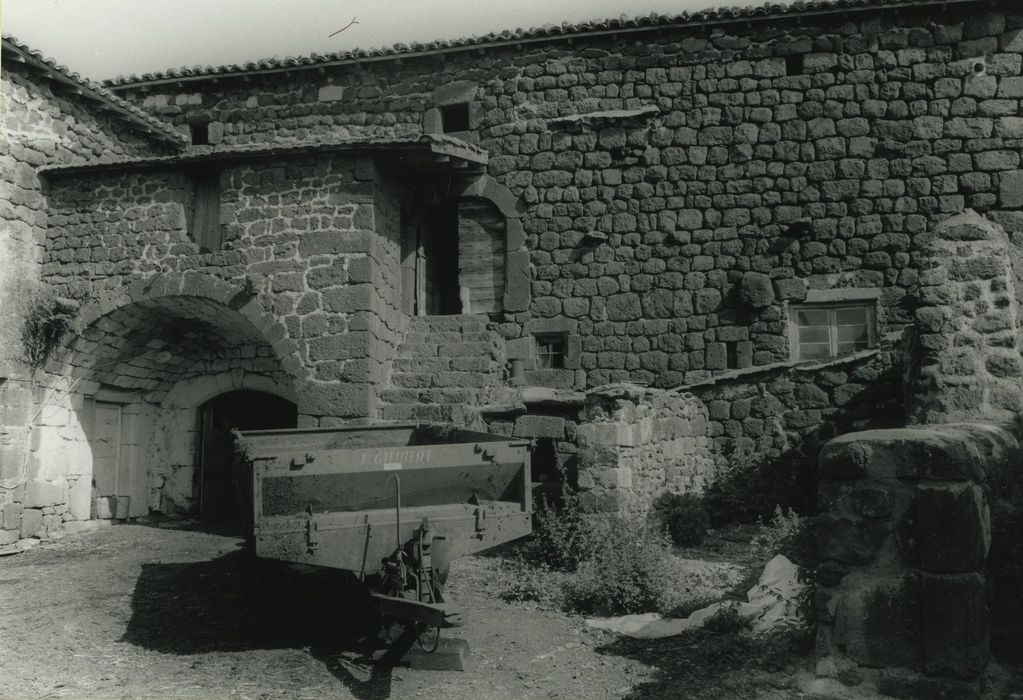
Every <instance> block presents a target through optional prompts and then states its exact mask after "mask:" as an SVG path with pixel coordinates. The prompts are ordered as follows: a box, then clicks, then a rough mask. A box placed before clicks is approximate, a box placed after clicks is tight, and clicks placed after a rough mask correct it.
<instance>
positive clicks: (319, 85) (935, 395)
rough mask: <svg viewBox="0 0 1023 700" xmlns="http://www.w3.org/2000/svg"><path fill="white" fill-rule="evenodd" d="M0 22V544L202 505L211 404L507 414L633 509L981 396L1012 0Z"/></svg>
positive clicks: (224, 507) (926, 418)
mask: <svg viewBox="0 0 1023 700" xmlns="http://www.w3.org/2000/svg"><path fill="white" fill-rule="evenodd" d="M2 58H3V84H2V87H0V95H2V100H3V130H4V141H3V150H2V152H0V169H2V179H3V184H4V195H3V197H2V198H0V211H2V217H3V219H4V222H5V230H4V235H3V236H2V238H0V246H2V247H0V253H2V256H3V257H2V260H3V262H2V266H0V274H2V277H0V285H2V303H3V307H2V311H0V346H2V348H3V350H4V352H3V355H4V357H3V359H2V364H0V458H2V463H0V513H2V520H0V545H4V544H10V543H13V542H15V541H17V540H19V539H21V538H29V537H48V536H51V535H54V534H56V533H60V532H62V531H73V530H75V529H81V528H82V527H84V526H85V523H86V522H87V521H90V520H96V519H101V520H102V519H117V518H130V517H137V516H143V515H147V514H149V513H153V512H160V513H165V514H197V513H202V514H204V515H207V516H219V515H223V516H228V517H229V516H231V515H232V514H237V513H238V512H240V510H242V509H243V506H242V505H240V504H239V502H238V499H239V493H240V491H239V487H238V485H237V484H233V483H232V479H234V478H235V476H236V474H235V473H234V472H232V470H231V469H229V468H227V467H226V466H225V465H226V464H227V463H228V462H230V450H231V447H230V435H229V433H228V432H227V431H228V430H229V429H230V428H232V427H241V428H260V427H293V426H306V427H313V426H321V427H330V426H338V425H343V424H347V423H351V422H356V421H361V422H364V421H377V420H393V421H410V420H417V421H453V422H457V423H463V424H470V425H476V426H482V425H483V424H485V425H486V427H487V428H488V429H489V430H492V431H495V432H502V433H510V434H514V435H517V436H524V437H529V438H535V439H536V440H537V446H536V449H535V451H534V475H535V479H536V480H537V481H540V480H547V481H555V482H556V481H561V480H567V481H569V482H571V483H573V484H575V485H577V486H578V487H579V488H580V490H581V491H582V493H583V497H584V499H585V503H586V505H587V506H588V507H591V508H594V509H599V510H609V509H616V508H618V509H638V510H642V509H643V508H646V507H649V505H650V503H651V502H652V501H653V499H655V498H656V496H657V495H658V494H660V493H662V492H664V491H666V490H667V491H676V492H677V491H693V492H697V493H698V492H700V491H701V490H702V489H704V488H705V487H706V486H707V484H708V483H709V482H710V481H711V480H712V479H714V478H715V474H716V470H718V469H722V468H724V467H723V465H725V464H727V463H728V462H729V461H730V459H731V461H733V462H734V461H735V460H736V459H740V458H741V459H744V460H753V461H757V460H760V461H765V462H767V461H771V460H779V459H790V460H791V459H803V458H806V459H811V460H812V459H814V458H815V455H816V451H817V449H818V447H819V445H820V444H821V443H822V442H823V441H825V440H827V439H829V438H831V437H833V436H834V435H836V434H839V433H845V432H849V431H851V430H854V429H858V428H861V427H866V426H891V425H901V424H904V423H907V422H908V423H921V422H931V421H933V420H934V419H935V418H936V417H946V418H949V419H952V420H955V419H963V418H970V417H976V416H978V415H981V416H985V417H987V418H988V419H990V420H991V421H992V422H994V423H998V424H1002V425H1009V424H1011V423H1012V422H1013V421H1014V420H1015V416H1016V415H1017V412H1018V408H1019V397H1020V392H1019V387H1018V384H1019V376H1020V372H1021V363H1020V350H1019V344H1018V337H1017V327H1018V324H1019V315H1018V302H1019V299H1018V290H1017V287H1018V286H1019V281H1018V274H1019V268H1018V267H1017V260H1018V259H1019V255H1018V251H1019V248H1018V247H1017V246H1018V245H1019V244H1021V243H1023V239H1021V238H1020V237H1021V236H1023V165H1021V159H1020V154H1021V150H1023V111H1021V100H1023V8H1020V7H1019V6H1018V5H1016V4H1015V3H1014V2H1008V1H1006V2H1001V3H998V2H994V1H993V0H834V1H827V0H822V1H819V2H803V3H796V4H795V5H794V6H791V7H788V8H786V7H780V6H770V7H767V8H761V9H756V10H728V11H717V12H714V11H710V12H702V13H697V14H693V15H682V16H677V17H667V16H651V17H645V18H642V19H637V20H628V21H626V20H612V21H607V22H593V23H588V24H580V25H575V26H567V25H566V26H560V27H553V28H543V29H536V30H529V31H521V30H519V31H515V32H504V33H501V34H494V35H488V36H484V37H478V38H472V39H465V40H459V41H450V42H436V43H430V44H421V45H411V46H404V45H402V46H396V47H393V48H390V49H385V50H379V51H353V52H345V53H338V54H332V55H327V56H312V57H308V58H298V59H271V60H266V61H261V62H258V63H251V64H246V65H231V66H222V67H216V68H211V67H206V68H192V69H182V70H173V71H168V72H166V73H160V74H147V75H143V76H132V77H129V78H118V79H116V80H112V81H109V82H107V83H105V85H104V86H99V85H97V84H94V83H91V82H89V81H86V80H83V79H81V78H79V77H78V76H77V75H76V74H74V73H72V72H69V71H68V70H67V69H66V68H64V67H62V66H59V65H57V64H55V63H53V62H52V61H50V60H49V59H47V58H44V57H42V56H41V55H39V54H38V53H37V52H34V51H33V50H31V49H30V48H29V47H26V46H24V45H23V44H21V43H19V42H18V41H17V40H16V39H14V38H11V37H5V38H4V40H3V52H2ZM241 493H242V496H241V498H242V499H243V498H244V497H245V496H244V491H243V489H242V491H241Z"/></svg>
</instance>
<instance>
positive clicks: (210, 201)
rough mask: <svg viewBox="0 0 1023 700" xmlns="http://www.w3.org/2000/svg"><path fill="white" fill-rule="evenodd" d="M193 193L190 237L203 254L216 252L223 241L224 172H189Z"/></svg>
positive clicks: (190, 210) (191, 194) (189, 214)
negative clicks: (222, 191) (221, 180)
mask: <svg viewBox="0 0 1023 700" xmlns="http://www.w3.org/2000/svg"><path fill="white" fill-rule="evenodd" d="M188 184H189V187H190V192H189V193H188V195H189V197H190V201H189V203H188V204H189V206H188V209H187V212H186V214H187V220H186V225H187V227H188V235H189V237H190V238H191V239H192V240H193V241H195V242H196V243H198V244H199V250H200V251H201V252H203V253H214V252H216V251H218V250H220V246H221V245H222V244H223V238H224V236H223V226H222V225H221V223H220V172H219V171H217V170H209V169H196V170H192V171H191V172H189V173H188Z"/></svg>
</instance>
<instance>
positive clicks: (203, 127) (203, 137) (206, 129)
mask: <svg viewBox="0 0 1023 700" xmlns="http://www.w3.org/2000/svg"><path fill="white" fill-rule="evenodd" d="M188 133H189V136H190V137H191V139H192V145H193V146H208V145H209V144H210V125H209V123H208V122H192V123H191V124H189V125H188Z"/></svg>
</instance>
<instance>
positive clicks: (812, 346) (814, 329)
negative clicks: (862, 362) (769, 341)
mask: <svg viewBox="0 0 1023 700" xmlns="http://www.w3.org/2000/svg"><path fill="white" fill-rule="evenodd" d="M789 313H790V315H791V321H792V355H793V359H795V360H826V359H828V358H830V357H837V356H839V355H846V354H848V353H851V352H856V351H857V350H865V349H866V348H869V347H871V346H873V345H874V342H875V335H876V331H875V328H874V326H875V321H874V307H873V305H865V304H863V305H855V306H838V305H835V306H793V307H792V308H791V309H790V312H789Z"/></svg>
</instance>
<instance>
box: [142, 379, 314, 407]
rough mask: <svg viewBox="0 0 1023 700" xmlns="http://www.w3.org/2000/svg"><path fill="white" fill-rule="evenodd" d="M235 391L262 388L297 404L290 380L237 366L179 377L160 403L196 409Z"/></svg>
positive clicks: (164, 405) (264, 391)
mask: <svg viewBox="0 0 1023 700" xmlns="http://www.w3.org/2000/svg"><path fill="white" fill-rule="evenodd" d="M238 390H249V391H261V392H263V393H266V394H273V395H274V396H279V397H281V398H282V399H287V400H288V401H291V402H292V403H298V394H297V393H296V391H295V387H294V386H293V385H292V383H291V382H285V381H280V380H277V379H275V378H274V377H270V376H267V375H265V374H254V373H252V372H246V371H245V370H240V369H239V370H232V371H230V372H221V373H220V374H209V375H204V376H202V377H194V378H192V379H185V380H182V381H180V382H178V383H177V384H175V385H174V386H173V387H172V388H171V390H170V391H168V392H167V395H166V396H165V397H164V398H163V402H162V406H163V407H164V408H167V409H179V408H198V407H199V406H202V405H203V404H205V403H206V402H207V401H209V400H210V399H213V398H216V397H217V396H220V395H221V394H224V393H227V392H229V391H238Z"/></svg>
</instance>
